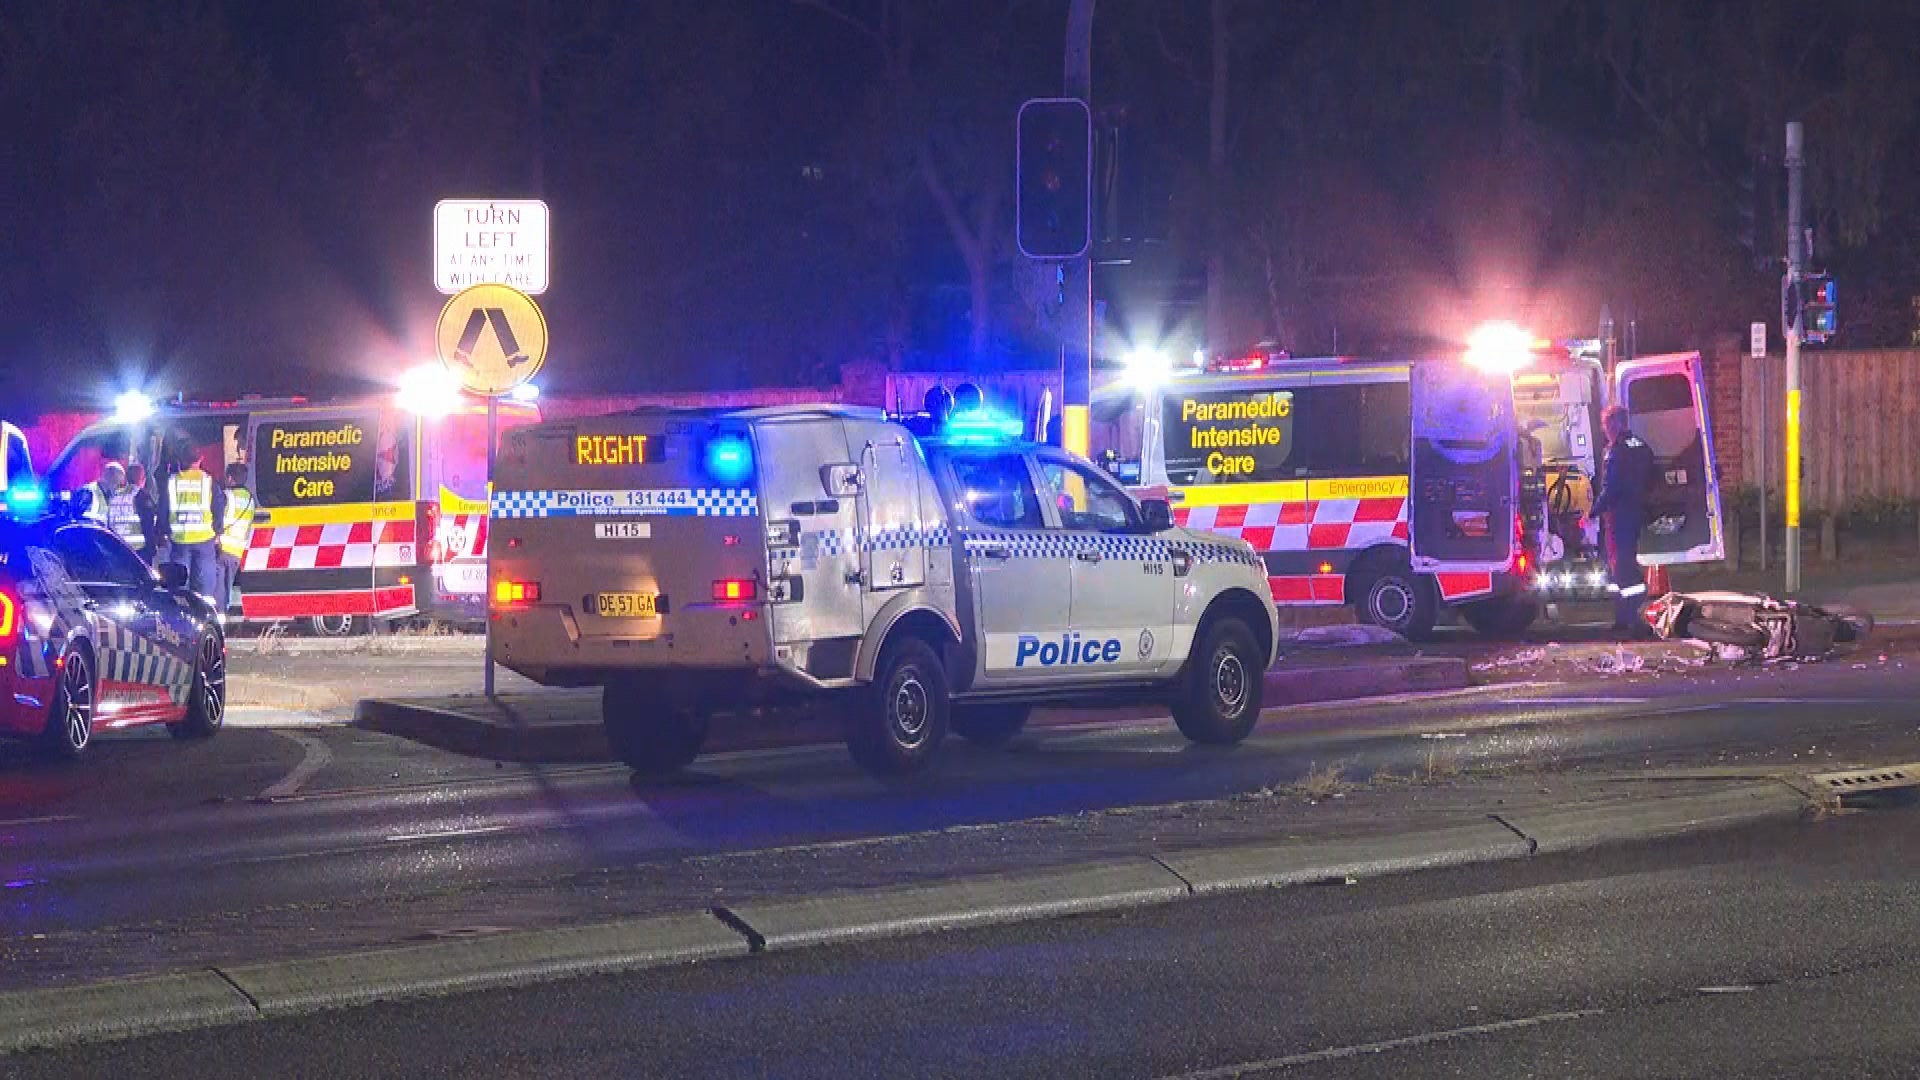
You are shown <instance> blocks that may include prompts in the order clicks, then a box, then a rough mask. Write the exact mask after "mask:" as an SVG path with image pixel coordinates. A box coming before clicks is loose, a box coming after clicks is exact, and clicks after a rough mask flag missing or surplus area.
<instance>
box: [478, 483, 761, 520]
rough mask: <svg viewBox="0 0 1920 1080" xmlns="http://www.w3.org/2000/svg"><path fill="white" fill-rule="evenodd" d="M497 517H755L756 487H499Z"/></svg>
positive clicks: (495, 497) (495, 502)
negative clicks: (573, 488) (568, 489)
mask: <svg viewBox="0 0 1920 1080" xmlns="http://www.w3.org/2000/svg"><path fill="white" fill-rule="evenodd" d="M492 507H493V509H492V513H493V516H494V517H496V518H515V519H519V518H573V517H629V516H633V515H646V516H661V517H753V516H755V515H757V514H759V513H760V499H759V496H757V495H755V494H754V492H753V491H752V489H750V488H644V489H632V490H623V491H496V492H494V493H493V504H492Z"/></svg>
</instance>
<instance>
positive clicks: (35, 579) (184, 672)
mask: <svg viewBox="0 0 1920 1080" xmlns="http://www.w3.org/2000/svg"><path fill="white" fill-rule="evenodd" d="M6 479H7V481H8V486H7V487H6V488H5V490H4V493H0V511H3V512H0V735H4V736H12V737H15V738H23V739H31V740H35V741H37V742H38V743H39V744H40V745H41V746H42V747H44V748H45V749H46V750H47V751H49V752H51V753H52V754H54V755H55V756H57V757H62V758H77V757H79V756H81V755H82V754H84V753H85V752H86V750H87V748H88V747H89V746H91V745H92V743H93V739H94V736H95V735H97V734H98V733H100V732H102V731H108V730H115V729H119V728H129V727H135V726H144V725H149V724H165V725H166V727H167V730H168V731H170V732H172V733H173V734H174V735H175V736H177V737H180V738H203V737H207V736H211V735H213V734H215V733H216V732H218V731H219V730H220V726H221V723H222V721H223V720H224V718H225V714H226V702H227V653H226V640H225V638H224V636H223V635H222V633H221V629H220V623H219V619H218V618H217V616H216V614H215V612H214V609H213V606H212V605H211V604H210V603H208V602H207V601H206V600H205V599H204V598H202V597H200V596H198V595H195V594H194V593H192V592H190V591H189V590H188V589H187V585H186V581H185V572H184V571H183V570H182V569H181V568H180V567H177V566H167V567H162V568H161V570H160V571H159V572H155V571H153V570H151V569H149V568H148V566H147V564H146V563H144V562H142V561H141V560H140V557H139V556H137V555H135V554H134V553H133V552H132V551H131V550H130V549H129V548H128V547H127V546H126V545H125V544H124V543H122V542H121V541H120V539H119V538H118V537H117V536H115V535H114V534H113V533H112V532H111V531H110V530H108V529H106V528H104V527H103V526H101V525H99V524H97V523H95V522H93V521H90V520H87V519H86V517H85V516H84V512H85V510H86V505H85V503H86V501H87V495H85V494H81V495H78V496H58V495H56V496H49V495H48V494H47V493H46V491H45V489H44V488H43V487H41V486H39V484H38V483H37V482H35V481H34V480H33V479H32V478H31V477H30V476H26V477H22V476H20V475H18V474H14V475H9V476H7V478H6Z"/></svg>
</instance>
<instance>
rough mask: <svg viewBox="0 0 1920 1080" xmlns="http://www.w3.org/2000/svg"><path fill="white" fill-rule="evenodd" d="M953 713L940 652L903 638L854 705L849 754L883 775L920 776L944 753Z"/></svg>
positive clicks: (884, 658) (886, 654) (889, 647)
mask: <svg viewBox="0 0 1920 1080" xmlns="http://www.w3.org/2000/svg"><path fill="white" fill-rule="evenodd" d="M951 709H952V706H951V704H950V702H949V697H948V689H947V671H946V668H945V667H943V666H942V665H941V663H940V656H939V654H938V653H936V652H934V651H933V646H931V645H928V644H927V643H926V642H924V641H922V640H920V639H919V638H916V637H902V638H898V639H896V640H894V641H892V642H889V643H888V644H887V648H886V651H885V652H883V653H881V655H880V663H879V665H878V666H877V667H876V668H875V669H874V673H873V682H872V683H871V684H869V685H868V686H867V687H865V688H864V689H863V690H862V692H861V694H860V697H859V700H858V703H857V704H856V705H855V706H854V713H853V716H852V717H851V720H850V724H851V727H850V729H849V730H848V732H847V750H848V752H849V753H851V754H852V755H853V760H854V761H856V762H858V763H859V764H860V766H861V767H862V768H864V769H866V770H868V771H869V772H873V773H877V774H879V775H881V776H904V775H906V774H908V773H914V772H919V771H920V770H921V769H924V768H926V767H927V765H928V764H929V763H931V762H932V761H933V758H934V755H936V754H938V753H939V752H940V743H941V741H942V740H944V739H945V738H946V737H947V722H948V717H949V715H950V713H951Z"/></svg>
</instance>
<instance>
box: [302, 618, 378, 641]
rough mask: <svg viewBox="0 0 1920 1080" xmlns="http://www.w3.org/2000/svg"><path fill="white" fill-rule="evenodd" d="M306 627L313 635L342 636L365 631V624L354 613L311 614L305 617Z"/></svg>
mask: <svg viewBox="0 0 1920 1080" xmlns="http://www.w3.org/2000/svg"><path fill="white" fill-rule="evenodd" d="M307 628H308V629H309V630H311V631H312V632H313V636H314V637H323V638H343V637H352V636H354V635H355V634H364V633H366V630H367V624H366V621H365V620H363V619H361V618H359V617H358V616H354V615H313V616H309V617H308V619H307Z"/></svg>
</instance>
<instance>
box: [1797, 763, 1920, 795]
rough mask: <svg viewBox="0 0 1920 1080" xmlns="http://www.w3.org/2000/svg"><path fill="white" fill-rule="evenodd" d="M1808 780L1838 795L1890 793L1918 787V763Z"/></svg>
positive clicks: (1919, 777) (1919, 781)
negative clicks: (1860, 792) (1866, 792)
mask: <svg viewBox="0 0 1920 1080" xmlns="http://www.w3.org/2000/svg"><path fill="white" fill-rule="evenodd" d="M1809 779H1811V780H1812V781H1813V783H1814V785H1815V786H1816V787H1818V788H1819V789H1820V790H1822V791H1829V792H1833V793H1834V794H1838V795H1851V794H1853V793H1854V792H1856V791H1890V790H1892V789H1894V788H1905V787H1920V763H1913V764H1907V765H1884V766H1881V767H1879V768H1874V769H1848V770H1846V771H1844V772H1830V773H1819V774H1816V775H1814V776H1812V777H1809Z"/></svg>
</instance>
